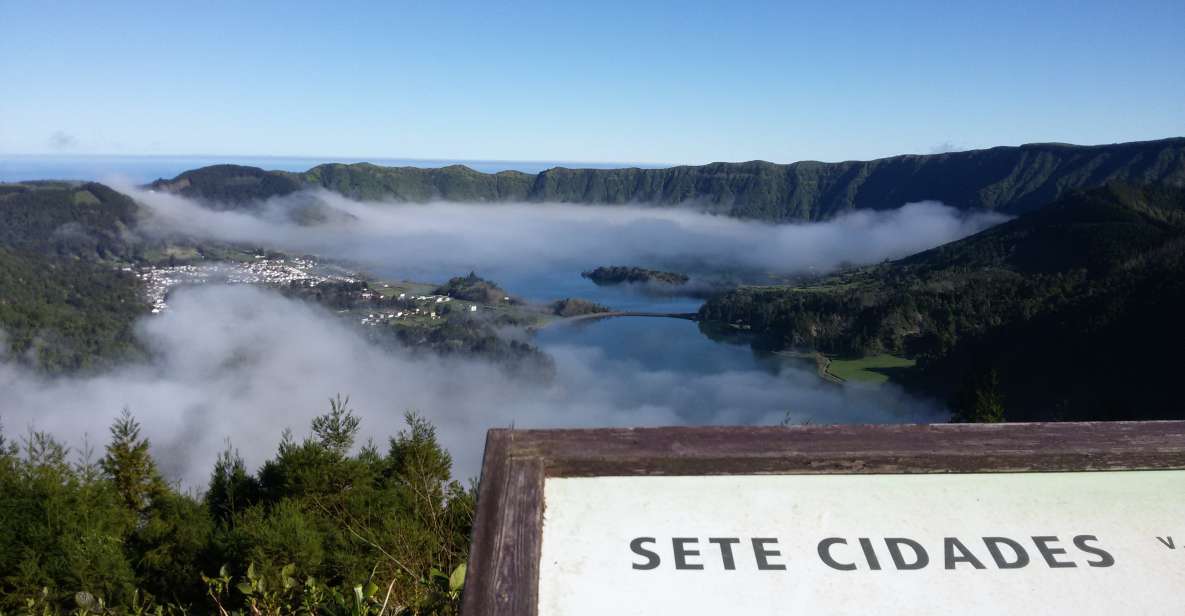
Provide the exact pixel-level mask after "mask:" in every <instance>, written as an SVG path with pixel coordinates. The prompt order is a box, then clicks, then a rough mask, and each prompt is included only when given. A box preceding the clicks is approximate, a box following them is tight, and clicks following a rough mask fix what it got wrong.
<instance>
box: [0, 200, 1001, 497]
mask: <svg viewBox="0 0 1185 616" xmlns="http://www.w3.org/2000/svg"><path fill="white" fill-rule="evenodd" d="M122 190H124V191H125V192H127V193H129V194H131V195H133V196H134V197H135V198H136V199H137V200H139V201H140V202H142V203H143V204H145V205H146V206H147V207H148V209H149V211H150V212H151V215H150V216H149V217H148V218H146V219H145V220H144V221H143V222H142V223H141V225H140V228H141V232H143V233H149V234H159V235H168V234H172V233H184V234H186V235H192V236H196V237H200V238H206V239H212V240H223V241H233V242H244V243H249V244H252V245H257V246H262V247H266V248H270V249H275V250H282V251H286V252H292V253H299V254H314V255H317V256H319V257H322V258H328V259H335V260H339V261H342V262H346V263H349V264H351V265H352V266H354V267H358V268H361V269H363V270H365V271H367V272H370V273H371V274H373V275H376V276H379V277H382V278H385V279H391V280H396V279H408V280H415V281H424V282H433V283H438V282H443V281H444V280H445V279H447V278H448V277H450V276H457V275H463V274H466V273H468V272H469V271H471V270H472V271H476V272H477V273H478V274H480V275H481V276H483V277H486V278H489V279H491V280H494V281H495V282H497V283H499V284H500V285H501V286H502V287H503V288H505V289H507V290H508V291H509V292H510V293H512V294H514V295H517V296H519V297H522V298H524V299H525V300H527V301H537V302H543V301H550V300H555V299H559V298H563V297H585V298H589V299H594V300H596V301H599V302H601V303H604V304H606V305H608V306H610V307H611V308H617V309H629V310H658V311H670V312H693V311H695V310H696V309H697V308H698V306H699V304H700V303H701V300H699V299H696V298H695V297H689V296H680V295H665V296H655V295H653V294H648V293H643V292H640V291H638V290H636V289H633V288H631V287H597V286H596V285H594V284H593V283H592V282H590V281H588V280H586V279H584V278H581V277H580V272H581V271H582V270H585V269H591V268H593V267H596V266H599V265H637V266H643V267H655V268H670V269H673V270H674V271H681V272H684V273H687V274H689V275H691V277H692V285H691V288H692V289H696V290H702V288H703V287H702V286H699V285H707V286H711V285H714V284H720V283H721V282H722V281H734V282H735V281H738V280H741V281H745V280H748V281H769V280H777V279H780V278H783V277H787V276H793V275H799V274H803V273H811V272H818V273H822V272H825V271H829V270H832V269H834V268H836V267H839V266H841V265H842V264H853V263H873V262H879V261H881V260H884V259H886V258H896V257H901V256H905V255H908V254H911V253H913V252H917V251H919V250H923V249H926V248H929V247H932V246H936V245H938V244H942V243H945V242H948V241H951V240H954V239H957V238H960V237H963V236H966V235H968V234H971V233H974V232H976V231H978V230H981V229H983V228H986V227H988V226H990V225H992V224H995V223H998V222H999V221H1000V220H1002V218H1001V217H999V216H996V215H990V214H972V215H967V214H964V213H959V212H957V211H956V210H954V209H953V208H948V207H946V206H943V205H941V204H938V203H932V202H931V203H916V204H908V205H904V206H902V207H898V208H895V209H887V210H883V211H876V212H873V211H860V212H854V213H851V214H848V215H845V216H841V217H839V218H837V219H834V220H832V221H828V222H824V223H813V224H794V225H771V224H765V223H757V222H750V221H741V220H736V219H731V218H724V217H720V216H714V215H710V214H705V213H700V212H697V211H694V210H691V209H682V208H680V209H674V208H651V207H644V206H631V207H602V206H568V205H555V204H503V205H494V204H456V203H448V204H446V203H437V204H427V205H400V204H387V203H380V204H376V203H359V202H354V201H350V200H348V199H345V198H342V197H341V196H339V195H336V194H331V193H324V192H321V193H310V194H301V195H296V196H293V197H288V198H281V199H275V200H272V201H269V202H267V203H266V204H263V205H262V206H261V207H259V208H256V209H253V210H251V211H249V212H248V211H216V210H213V209H207V208H204V207H201V206H199V205H197V204H195V203H193V202H191V201H188V200H185V199H183V198H180V197H177V196H173V195H166V194H160V193H151V192H146V191H141V190H137V189H135V188H132V187H128V186H125V187H123V188H122ZM310 202H315V203H318V204H320V205H319V206H320V207H323V208H326V209H325V211H326V212H328V216H327V217H326V218H327V222H324V223H321V224H317V225H301V224H297V223H295V222H293V217H292V213H293V209H294V208H300V207H306V206H307V205H308V204H309V203H310ZM138 335H139V336H140V338H141V339H142V340H143V341H144V342H145V343H146V346H147V347H148V348H149V349H151V350H152V351H153V353H154V355H153V357H154V359H153V360H152V361H151V362H145V363H143V364H136V365H128V366H123V367H120V368H117V369H114V370H111V371H108V372H105V373H102V374H95V375H87V376H75V377H59V378H53V379H46V378H42V377H38V376H34V375H32V374H31V373H28V372H27V371H24V370H22V369H19V368H16V367H14V366H13V365H12V364H0V389H3V390H4V391H5V392H6V396H7V401H8V403H9V405H8V406H9V409H10V410H6V411H5V412H4V413H3V420H4V422H5V426H6V428H7V429H8V430H9V431H10V432H19V431H21V430H23V429H25V428H28V427H33V428H36V429H44V430H49V431H51V432H53V433H54V434H56V435H59V436H62V437H67V438H70V439H74V442H75V443H77V442H81V440H82V439H83V437H84V435H88V436H89V438H90V440H91V442H101V441H102V440H103V438H104V437H105V434H106V426H107V425H108V424H109V422H110V421H111V419H112V417H114V416H115V415H116V414H117V413H119V411H120V410H121V409H122V408H124V407H125V406H126V407H128V408H130V409H131V410H132V412H133V413H135V414H136V416H137V417H138V418H139V419H140V420H141V422H142V424H143V425H144V431H145V434H146V435H147V436H149V437H150V438H151V439H152V441H153V444H154V448H155V450H156V453H157V455H158V459H159V460H160V463H161V465H162V467H163V469H164V470H165V471H166V472H167V473H168V474H169V476H170V477H173V478H176V479H180V480H182V481H183V482H184V483H186V484H188V485H197V486H200V485H202V484H204V482H205V480H206V473H207V472H208V469H209V468H210V467H211V464H212V463H213V460H214V458H215V456H216V454H217V452H218V451H220V450H221V449H222V448H224V447H225V444H226V441H225V439H226V438H227V437H228V436H230V437H231V438H232V444H233V445H234V446H236V447H238V448H239V449H240V450H241V452H242V454H243V456H244V458H245V459H246V460H247V462H248V464H249V465H255V464H258V463H260V462H262V461H263V460H264V459H266V458H267V457H268V456H270V455H271V454H272V453H273V452H274V450H275V445H276V444H277V442H278V440H279V438H280V433H281V430H282V429H283V428H285V427H290V428H292V429H293V431H294V433H295V434H296V435H297V436H298V437H299V436H302V435H304V434H305V433H306V431H307V426H308V422H309V420H310V419H311V418H312V417H314V416H316V415H318V414H320V413H323V412H325V411H326V410H327V408H328V405H327V399H328V398H329V397H331V396H333V395H335V394H337V393H342V394H348V395H349V396H350V397H351V403H352V406H353V407H354V408H355V409H356V410H357V411H358V412H359V414H360V416H361V417H362V418H363V425H362V427H363V434H364V438H365V436H372V437H374V438H375V439H376V440H379V441H383V440H385V438H386V437H387V436H388V435H391V434H394V432H395V431H397V430H398V429H399V427H400V426H401V423H402V413H403V411H404V410H406V409H413V408H414V409H417V410H418V411H420V412H421V413H423V414H424V415H425V416H427V417H428V418H429V419H430V420H431V421H432V422H433V423H434V424H435V425H436V426H437V427H438V428H439V430H440V435H441V439H442V442H443V444H444V445H445V446H446V447H447V448H448V449H449V450H450V451H451V452H452V454H453V455H454V457H455V459H456V462H457V466H456V472H457V474H458V475H459V476H462V477H470V476H475V475H476V474H477V471H478V465H479V462H480V455H481V448H482V445H483V439H484V431H485V430H486V429H487V428H489V427H497V426H502V427H505V426H517V427H544V426H547V427H555V426H648V425H693V424H750V425H776V424H779V423H782V422H789V423H796V422H806V421H809V422H814V423H832V422H844V423H850V422H907V421H908V422H913V421H932V420H937V419H942V418H943V417H945V415H946V411H945V409H943V408H942V407H941V406H940V405H938V404H936V403H934V402H932V401H928V400H921V399H916V398H914V397H912V396H910V395H908V394H907V393H905V392H903V391H902V390H901V389H900V388H898V387H896V386H893V385H884V386H880V387H872V386H861V385H856V384H850V385H842V386H841V385H835V384H832V383H827V382H824V381H823V380H821V379H820V378H819V377H818V376H817V375H816V373H815V369H814V366H813V365H806V364H804V363H802V362H801V361H797V360H792V359H787V358H783V357H777V356H768V355H760V354H756V353H755V352H754V351H752V350H751V349H750V348H749V347H748V346H747V345H746V344H744V340H743V339H735V340H733V339H722V340H713V339H711V338H709V337H707V336H705V335H703V334H702V333H701V332H700V330H699V328H698V326H697V324H696V323H694V322H691V321H684V320H676V319H659V318H617V319H609V320H603V321H597V322H592V323H584V324H580V325H576V324H572V325H557V326H554V327H549V328H546V329H544V330H543V331H541V332H539V333H538V334H535V335H531V334H529V333H528V332H525V331H506V332H504V335H507V336H514V337H519V338H521V339H523V340H528V341H531V342H533V343H534V344H536V345H537V346H539V347H540V348H541V349H542V350H543V351H544V352H546V353H547V354H548V355H550V356H551V357H552V358H553V360H554V362H555V367H556V370H555V374H554V376H553V377H552V378H550V379H538V378H531V377H530V376H524V375H515V374H513V373H511V372H508V371H506V370H503V369H502V368H500V367H499V366H496V365H493V364H491V363H490V362H488V361H485V360H480V359H468V358H459V357H448V358H442V357H437V356H433V355H430V354H427V353H425V352H423V351H419V352H415V351H413V350H410V349H401V348H380V347H379V346H376V345H375V344H373V343H372V342H371V341H369V340H368V338H367V337H366V336H364V335H363V333H362V332H361V331H359V329H358V328H357V327H355V326H354V325H353V324H350V323H346V322H344V321H343V320H342V319H340V318H338V317H337V316H336V315H334V314H333V313H332V312H330V311H328V310H325V309H323V308H320V307H317V306H313V305H310V304H305V303H301V302H298V301H296V300H292V299H286V298H284V297H281V296H280V295H279V294H277V293H275V292H272V291H269V290H266V289H261V288H250V287H241V286H240V287H227V286H220V285H210V286H205V287H200V288H192V289H182V290H180V291H178V292H176V293H174V297H172V298H171V299H170V308H169V310H168V311H166V312H165V313H163V314H161V315H154V316H149V317H145V318H144V319H142V321H141V323H140V324H139V326H138Z"/></svg>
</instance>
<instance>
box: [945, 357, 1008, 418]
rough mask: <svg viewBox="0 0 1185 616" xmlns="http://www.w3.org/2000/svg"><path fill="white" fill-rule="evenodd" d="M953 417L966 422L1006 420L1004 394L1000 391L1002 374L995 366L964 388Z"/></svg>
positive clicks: (956, 403) (958, 398)
mask: <svg viewBox="0 0 1185 616" xmlns="http://www.w3.org/2000/svg"><path fill="white" fill-rule="evenodd" d="M952 419H954V421H958V422H966V423H1000V422H1002V421H1004V396H1003V395H1002V394H1001V393H1000V375H999V373H997V372H996V370H995V369H994V368H993V369H991V370H988V371H987V372H986V373H983V374H982V375H981V376H979V377H978V378H975V379H973V380H972V384H971V385H970V386H969V387H965V388H964V391H962V392H961V393H960V395H959V396H958V397H957V398H956V402H955V409H954V415H953V417H952Z"/></svg>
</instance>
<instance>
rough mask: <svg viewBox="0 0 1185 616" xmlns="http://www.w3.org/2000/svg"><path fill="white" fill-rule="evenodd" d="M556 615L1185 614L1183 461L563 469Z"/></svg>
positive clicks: (547, 515) (547, 608) (544, 569)
mask: <svg viewBox="0 0 1185 616" xmlns="http://www.w3.org/2000/svg"><path fill="white" fill-rule="evenodd" d="M544 504H545V512H544V522H543V540H542V548H541V549H542V559H541V562H540V578H539V602H540V603H539V614H540V616H583V615H589V616H592V615H596V616H604V615H606V614H613V615H616V616H620V615H627V614H713V615H718V614H745V615H747V616H749V615H761V614H910V615H920V614H943V615H947V614H961V615H962V614H1074V615H1085V614H1108V615H1112V614H1166V615H1168V614H1171V615H1173V616H1181V615H1182V614H1185V471H1107V472H1081V473H1023V474H963V475H953V474H950V475H941V474H931V475H757V476H751V475H750V476H715V477H713V476H708V477H592V478H549V479H547V481H546V483H545V486H544Z"/></svg>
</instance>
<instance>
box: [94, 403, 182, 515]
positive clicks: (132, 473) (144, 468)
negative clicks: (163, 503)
mask: <svg viewBox="0 0 1185 616" xmlns="http://www.w3.org/2000/svg"><path fill="white" fill-rule="evenodd" d="M148 449H149V442H148V439H141V438H140V423H139V422H137V421H136V418H135V417H133V416H132V412H131V411H130V410H129V409H128V408H127V407H124V409H123V412H122V413H120V415H119V418H118V419H116V420H115V423H113V424H111V443H109V444H108V445H107V455H105V456H104V457H103V460H102V462H100V467H101V468H102V469H103V472H105V473H106V474H107V476H108V477H109V478H110V479H111V481H112V482H114V483H115V489H116V491H117V492H119V495H120V496H121V497H122V498H123V501H124V504H125V505H127V508H128V509H129V510H131V511H133V512H135V513H137V514H144V513H145V511H146V510H147V509H148V506H149V505H150V504H151V502H152V499H153V498H154V497H156V496H159V495H160V494H162V493H164V492H165V491H167V486H166V485H165V483H164V480H163V479H161V476H160V473H158V472H157V470H156V463H155V462H153V460H152V456H151V455H150V454H149V452H148Z"/></svg>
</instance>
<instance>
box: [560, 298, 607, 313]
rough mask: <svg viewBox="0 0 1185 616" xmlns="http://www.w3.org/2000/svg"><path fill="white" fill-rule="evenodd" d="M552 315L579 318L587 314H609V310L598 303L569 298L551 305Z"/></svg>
mask: <svg viewBox="0 0 1185 616" xmlns="http://www.w3.org/2000/svg"><path fill="white" fill-rule="evenodd" d="M550 307H551V312H552V314H554V315H556V316H557V317H578V316H582V315H586V314H597V313H600V312H609V308H608V307H606V306H602V305H601V304H598V303H596V302H590V301H589V300H587V299H580V298H578V297H568V298H565V299H561V300H558V301H554V302H552V303H551V304H550Z"/></svg>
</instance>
